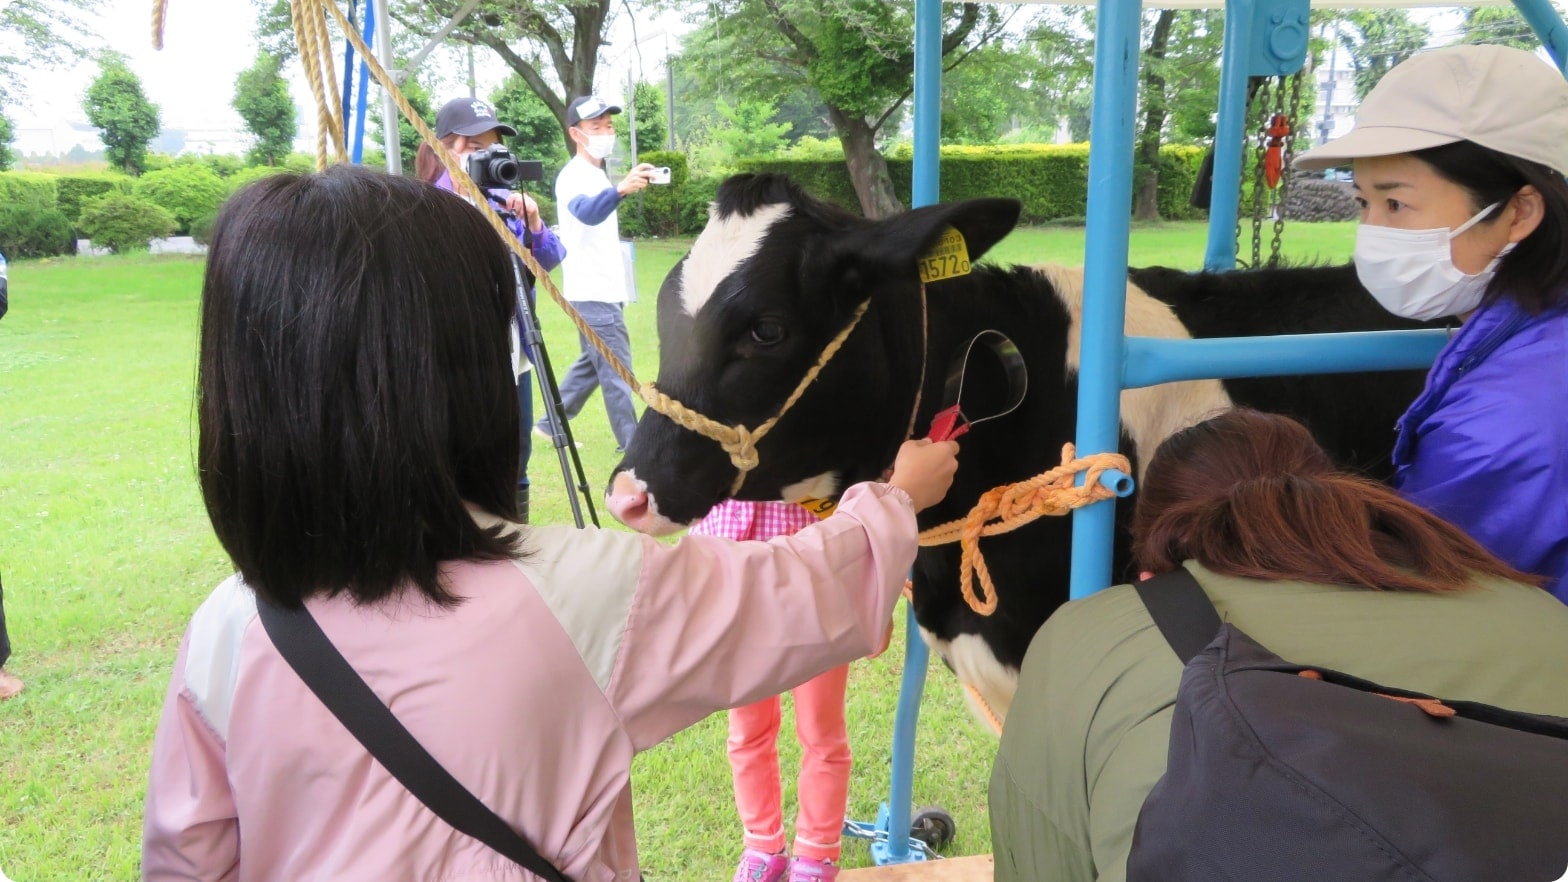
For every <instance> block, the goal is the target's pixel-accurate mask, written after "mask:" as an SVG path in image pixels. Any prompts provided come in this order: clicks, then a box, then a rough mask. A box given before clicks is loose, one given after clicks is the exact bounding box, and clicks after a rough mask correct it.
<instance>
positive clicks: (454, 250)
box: [197, 166, 519, 607]
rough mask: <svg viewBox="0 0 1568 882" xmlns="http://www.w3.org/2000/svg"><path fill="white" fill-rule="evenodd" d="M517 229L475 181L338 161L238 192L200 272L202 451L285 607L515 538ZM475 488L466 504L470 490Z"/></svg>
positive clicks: (496, 556)
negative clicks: (507, 239) (450, 186)
mask: <svg viewBox="0 0 1568 882" xmlns="http://www.w3.org/2000/svg"><path fill="white" fill-rule="evenodd" d="M514 296H515V295H514V287H513V277H512V269H511V264H510V262H509V261H508V259H507V251H506V247H505V246H504V245H503V244H502V243H501V241H500V239H499V237H497V236H496V234H495V233H494V232H492V231H491V229H490V227H489V226H488V225H487V224H486V223H485V221H484V219H483V218H482V217H481V216H480V214H479V213H478V212H477V211H475V210H474V209H473V207H472V206H470V205H468V204H467V203H465V202H464V201H463V200H462V199H459V198H458V197H456V196H453V195H452V194H450V193H445V192H442V191H441V190H438V189H436V188H435V187H432V186H430V185H428V184H424V183H420V182H418V181H414V180H411V179H407V178H396V177H391V176H389V175H385V174H378V173H375V172H368V171H364V170H361V169H357V168H354V167H352V166H338V167H335V168H332V169H329V170H328V171H326V172H324V173H321V174H314V175H277V176H274V177H269V178H264V179H262V180H260V181H257V182H256V183H254V184H251V185H250V186H247V187H245V188H244V189H242V190H240V191H239V192H237V193H236V194H235V195H234V196H233V197H232V198H230V199H229V201H228V202H227V203H226V204H225V205H224V207H223V209H222V211H220V212H219V214H218V218H217V222H216V224H215V226H214V228H213V237H212V247H211V250H210V252H209V254H208V257H207V273H206V279H205V281H204V283H203V286H202V304H201V346H200V349H201V351H200V359H199V364H198V369H197V416H198V422H199V429H200V440H199V448H198V455H197V470H198V473H199V477H200V481H201V489H202V498H203V500H204V501H205V502H206V505H207V514H208V516H209V517H210V518H211V520H212V526H213V530H214V531H215V532H216V533H217V536H218V540H219V541H220V542H221V543H222V544H223V548H224V550H225V551H227V552H228V554H229V557H230V558H232V559H233V561H234V565H235V567H236V568H237V569H238V570H239V572H240V574H241V575H242V576H243V577H244V578H245V581H246V582H247V583H248V584H249V585H250V586H251V587H252V588H253V589H255V591H256V593H257V594H258V595H259V596H260V597H261V598H262V599H264V600H270V601H273V602H275V603H277V604H280V605H282V606H286V607H293V606H298V605H299V604H301V603H303V602H304V601H305V600H306V599H307V598H309V597H312V596H315V595H318V594H325V595H328V596H331V595H337V594H340V593H343V592H347V593H348V594H350V595H351V596H352V597H353V598H354V599H355V600H356V601H357V602H359V603H371V602H374V601H377V600H380V599H382V598H385V597H387V596H389V595H391V594H393V593H394V592H396V591H398V590H400V589H401V588H402V587H404V586H412V587H414V588H416V589H417V590H418V591H420V592H422V593H423V594H424V595H426V596H427V597H429V598H431V599H432V600H434V601H435V602H437V603H439V604H443V605H447V604H451V603H454V602H455V598H454V597H453V596H452V595H451V594H450V593H449V592H448V591H446V589H445V588H443V586H442V585H441V576H440V571H439V565H440V564H441V562H442V561H450V560H500V559H504V558H507V557H511V556H514V555H515V551H514V542H515V533H513V532H512V528H509V527H502V526H495V527H490V528H481V527H480V526H478V525H477V524H476V523H475V521H474V519H473V517H472V516H471V514H470V512H469V510H468V508H467V505H472V506H475V507H477V508H479V509H483V510H485V511H488V512H490V513H492V514H495V515H497V516H500V517H503V518H512V517H514V516H515V515H516V502H515V499H514V494H513V490H514V487H515V486H516V483H517V456H518V443H519V442H518V409H517V393H516V389H515V385H514V380H513V375H512V371H511V363H510V350H509V345H508V333H507V329H508V322H509V321H510V319H511V317H512V314H513V309H514V303H513V298H514ZM465 504H466V505H465Z"/></svg>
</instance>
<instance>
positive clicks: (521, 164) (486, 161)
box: [464, 144, 544, 190]
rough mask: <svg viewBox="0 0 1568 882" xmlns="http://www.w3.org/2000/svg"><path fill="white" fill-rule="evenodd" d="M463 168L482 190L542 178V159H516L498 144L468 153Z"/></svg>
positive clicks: (506, 187) (510, 185)
mask: <svg viewBox="0 0 1568 882" xmlns="http://www.w3.org/2000/svg"><path fill="white" fill-rule="evenodd" d="M464 170H465V171H467V172H468V176H469V177H471V178H473V179H474V183H475V184H478V185H479V187H480V189H483V190H491V189H511V187H512V185H513V184H516V183H518V182H519V181H542V180H544V162H543V161H541V160H538V159H518V158H517V157H515V156H513V155H512V151H510V150H508V149H506V147H504V146H503V145H500V144H493V145H491V146H489V147H486V148H485V149H483V150H476V151H474V152H473V153H470V154H468V159H467V161H466V163H465V168H464Z"/></svg>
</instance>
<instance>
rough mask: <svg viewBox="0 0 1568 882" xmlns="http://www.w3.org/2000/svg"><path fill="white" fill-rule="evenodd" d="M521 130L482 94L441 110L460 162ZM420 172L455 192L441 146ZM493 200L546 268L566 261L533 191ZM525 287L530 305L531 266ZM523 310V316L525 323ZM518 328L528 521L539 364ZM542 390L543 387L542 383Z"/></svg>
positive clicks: (523, 501) (522, 484) (443, 133)
mask: <svg viewBox="0 0 1568 882" xmlns="http://www.w3.org/2000/svg"><path fill="white" fill-rule="evenodd" d="M516 134H517V130H516V129H514V128H512V127H511V126H509V125H507V124H506V123H503V122H501V121H500V120H498V119H496V115H495V109H494V108H492V107H491V106H490V105H489V104H487V103H486V102H484V101H480V100H478V99H476V98H454V99H452V100H451V101H448V102H447V103H445V104H443V105H441V109H440V111H438V112H437V113H436V137H438V138H440V139H441V143H442V144H444V145H446V148H447V149H448V150H451V151H452V153H453V154H455V155H456V156H457V158H458V160H459V161H462V160H463V159H465V158H466V157H467V156H468V155H469V154H471V153H474V152H476V151H479V150H483V149H485V148H486V147H491V146H494V145H496V144H499V143H501V136H502V135H512V136H515V135H516ZM414 171H415V174H417V175H418V176H419V179H420V180H422V181H425V182H427V183H431V184H434V185H436V186H437V187H440V188H441V189H443V190H446V191H448V192H455V190H456V188H455V187H454V186H453V184H452V176H451V174H450V173H449V172H448V171H447V170H446V167H445V166H443V165H442V164H441V160H439V159H437V158H436V154H435V151H433V150H431V149H430V146H429V145H427V144H420V145H419V153H418V154H417V155H416V157H415V160H414ZM489 196H490V201H491V203H492V204H494V205H495V206H496V207H498V208H503V207H504V208H505V209H506V210H507V211H509V212H510V213H511V215H512V216H511V217H510V218H508V219H507V221H506V226H507V228H508V229H510V230H511V231H512V234H513V235H514V236H516V237H517V239H518V241H519V242H522V243H523V247H524V248H527V249H528V250H529V251H530V252H531V253H532V254H533V256H534V260H537V261H538V262H539V266H541V267H542V268H544V269H545V270H552V269H555V268H556V267H557V266H559V265H560V263H561V258H562V257H563V256H564V255H565V253H566V250H565V248H564V247H562V245H561V241H560V240H559V239H557V238H556V236H555V234H554V233H553V232H551V231H550V228H549V227H547V226H545V225H544V219H543V218H541V217H540V216H539V204H538V203H537V202H535V201H534V198H533V197H532V196H529V195H528V194H527V193H519V192H514V191H512V190H491V191H490V192H489ZM523 288H524V291H525V292H526V293H527V297H528V302H529V304H530V305H532V304H533V302H534V278H533V274H532V273H530V272H528V270H526V269H524V270H523ZM521 318H522V313H521V312H519V314H518V319H519V323H520V322H521ZM521 330H522V329H521V328H518V333H517V336H516V338H515V339H514V340H513V341H512V342H513V349H512V351H513V353H514V358H513V366H514V367H515V368H516V372H517V406H518V409H519V410H520V411H521V421H520V427H521V430H522V431H521V438H520V446H519V449H518V457H517V458H518V463H517V514H518V517H519V518H520V519H521V520H522V522H523V523H525V524H526V523H528V497H529V489H530V485H529V481H528V460H529V459H530V458H531V454H532V453H533V439H532V437H531V435H530V432H529V429H530V428H531V426H532V424H533V421H534V396H533V390H532V389H531V388H530V387H529V384H528V374H529V373H530V372H531V369H532V367H533V362H532V358H533V353H532V352H529V351H528V349H527V347H526V346H524V345H523V343H522V341H523V340H525V339H527V335H526V334H524V333H521ZM541 390H542V387H541Z"/></svg>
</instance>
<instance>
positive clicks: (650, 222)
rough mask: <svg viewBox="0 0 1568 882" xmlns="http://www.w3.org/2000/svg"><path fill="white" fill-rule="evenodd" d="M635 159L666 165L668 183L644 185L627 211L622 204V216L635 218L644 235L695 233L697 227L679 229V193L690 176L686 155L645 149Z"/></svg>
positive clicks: (684, 187)
mask: <svg viewBox="0 0 1568 882" xmlns="http://www.w3.org/2000/svg"><path fill="white" fill-rule="evenodd" d="M637 161H638V162H649V163H652V164H654V165H657V166H669V169H670V182H669V183H668V184H649V185H648V186H647V187H644V188H643V189H642V190H641V191H640V192H639V193H638V194H637V204H636V207H635V208H634V209H633V210H632V211H629V212H628V211H627V210H626V208H625V206H623V207H622V209H621V216H622V217H623V218H625V217H626V216H627V215H632V216H633V217H635V218H636V220H637V226H638V227H640V234H641V235H644V236H677V235H680V234H681V233H694V232H696V231H697V230H696V229H682V228H681V193H682V191H683V190H685V189H686V182H687V180H688V177H689V174H688V171H687V167H686V154H684V153H680V152H678V151H671V150H648V151H645V152H643V153H642V154H641V155H639V156H638V157H637ZM704 222H706V218H704ZM697 229H701V228H700V227H698V228H697Z"/></svg>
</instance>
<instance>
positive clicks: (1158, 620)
mask: <svg viewBox="0 0 1568 882" xmlns="http://www.w3.org/2000/svg"><path fill="white" fill-rule="evenodd" d="M1133 587H1134V588H1136V589H1138V597H1140V598H1142V600H1143V605H1144V606H1146V607H1148V608H1149V615H1151V616H1153V617H1154V624H1156V625H1158V626H1159V629H1160V633H1161V634H1164V635H1165V642H1167V643H1169V644H1170V645H1171V649H1174V650H1176V657H1177V658H1179V659H1181V661H1182V664H1186V663H1187V662H1190V661H1192V659H1193V656H1195V655H1197V654H1198V653H1200V652H1202V651H1203V648H1204V647H1205V646H1208V645H1209V644H1210V643H1211V642H1213V640H1214V635H1215V634H1217V633H1219V630H1220V625H1221V622H1220V614H1219V613H1217V612H1215V611H1214V604H1213V603H1212V602H1211V601H1210V600H1209V596H1208V595H1207V594H1204V593H1203V586H1201V585H1199V584H1198V580H1197V579H1194V578H1193V577H1192V574H1191V573H1189V572H1187V568H1186V567H1177V568H1176V569H1174V570H1171V571H1170V572H1168V573H1161V574H1160V575H1158V576H1155V577H1154V578H1152V579H1145V580H1143V581H1142V582H1138V583H1137V584H1135V585H1134V586H1133Z"/></svg>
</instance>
